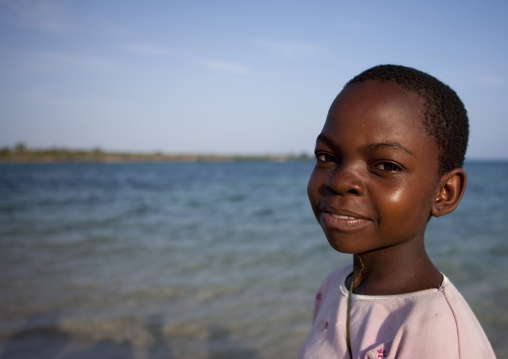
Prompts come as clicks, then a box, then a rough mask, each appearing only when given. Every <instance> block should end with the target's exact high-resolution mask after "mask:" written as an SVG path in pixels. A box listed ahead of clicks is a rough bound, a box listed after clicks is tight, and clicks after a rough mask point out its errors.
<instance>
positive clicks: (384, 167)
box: [376, 162, 402, 172]
mask: <svg viewBox="0 0 508 359" xmlns="http://www.w3.org/2000/svg"><path fill="white" fill-rule="evenodd" d="M376 168H377V169H378V170H381V171H388V172H397V171H402V169H401V168H400V167H399V166H398V165H396V164H395V163H392V162H383V163H379V164H377V165H376Z"/></svg>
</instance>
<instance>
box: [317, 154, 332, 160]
mask: <svg viewBox="0 0 508 359" xmlns="http://www.w3.org/2000/svg"><path fill="white" fill-rule="evenodd" d="M316 159H317V160H318V162H335V157H333V156H332V155H330V154H328V153H316Z"/></svg>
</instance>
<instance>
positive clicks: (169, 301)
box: [0, 162, 508, 359]
mask: <svg viewBox="0 0 508 359" xmlns="http://www.w3.org/2000/svg"><path fill="white" fill-rule="evenodd" d="M312 166H313V163H312V162H287V163H271V162H234V163H160V164H31V165H0V198H2V200H1V201H0V251H1V256H0V288H1V291H0V358H29V357H37V358H66V359H69V358H87V357H94V358H294V357H296V355H297V353H298V351H299V349H300V347H301V345H302V344H303V341H304V340H305V338H306V335H307V332H308V330H309V329H310V321H311V316H312V307H313V298H314V293H315V291H316V290H317V288H318V286H319V284H320V282H321V281H322V280H323V278H324V277H325V276H326V274H328V273H329V272H330V271H331V270H332V269H334V268H335V267H337V266H339V265H341V264H343V263H347V262H349V261H350V257H349V256H347V255H342V254H338V253H335V252H334V251H333V250H332V249H331V248H330V247H329V246H328V244H327V242H326V239H325V238H324V236H323V234H322V233H321V230H320V228H319V227H318V225H317V223H316V222H315V219H314V217H313V215H312V211H311V209H310V206H309V205H308V200H307V197H306V184H307V180H308V176H309V174H310V172H311V170H312ZM466 170H467V171H468V175H469V183H468V188H467V192H466V195H465V197H464V199H463V201H462V203H461V205H460V206H459V208H458V209H457V210H456V211H455V212H454V213H452V214H451V215H449V216H445V217H443V218H440V219H433V220H431V222H430V224H429V229H428V232H427V247H428V251H429V253H430V255H431V257H432V259H433V260H434V262H435V263H436V264H437V266H438V267H439V268H440V269H441V270H442V271H443V272H444V273H445V274H446V275H447V276H448V277H449V278H450V279H451V280H452V281H453V282H454V284H455V285H456V286H457V287H458V288H459V290H461V292H462V294H463V295H464V297H465V298H466V299H467V300H468V302H469V303H470V305H471V307H472V308H473V310H474V311H475V313H476V315H477V317H478V319H479V320H480V322H481V323H482V325H483V327H484V329H485V331H486V333H487V335H488V337H489V339H490V340H491V343H492V345H493V347H494V349H495V351H496V353H497V355H498V357H499V358H508V343H507V342H506V338H507V337H508V274H507V273H508V261H507V260H506V258H507V255H508V243H507V241H506V239H507V235H506V233H507V230H508V218H507V217H508V210H507V209H508V208H507V207H508V204H507V203H508V163H480V162H478V163H467V166H466Z"/></svg>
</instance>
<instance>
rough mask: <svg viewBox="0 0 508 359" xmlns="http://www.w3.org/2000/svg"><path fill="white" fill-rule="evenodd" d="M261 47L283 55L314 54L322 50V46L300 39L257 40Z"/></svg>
mask: <svg viewBox="0 0 508 359" xmlns="http://www.w3.org/2000/svg"><path fill="white" fill-rule="evenodd" d="M258 44H259V45H260V46H261V47H264V48H267V49H270V50H273V51H275V52H276V53H277V54H278V55H280V56H284V57H295V56H302V55H303V56H315V55H316V54H318V53H320V52H323V51H324V48H322V47H320V46H316V45H313V44H309V43H305V42H301V41H273V40H268V41H265V40H264V41H258Z"/></svg>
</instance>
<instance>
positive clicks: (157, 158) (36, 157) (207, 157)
mask: <svg viewBox="0 0 508 359" xmlns="http://www.w3.org/2000/svg"><path fill="white" fill-rule="evenodd" d="M310 158H311V156H309V155H308V154H306V153H302V154H299V155H295V154H286V155H271V154H267V155H234V154H232V155H217V154H167V153H162V152H153V153H136V152H109V151H104V150H102V149H101V148H100V147H95V148H93V149H91V150H81V149H68V148H65V147H61V148H58V147H52V148H28V147H27V146H26V145H25V144H24V143H21V142H20V143H17V144H16V145H14V146H13V147H12V148H10V147H3V148H0V162H3V163H17V162H48V163H50V162H198V161H203V162H212V161H297V160H308V159H310Z"/></svg>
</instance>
